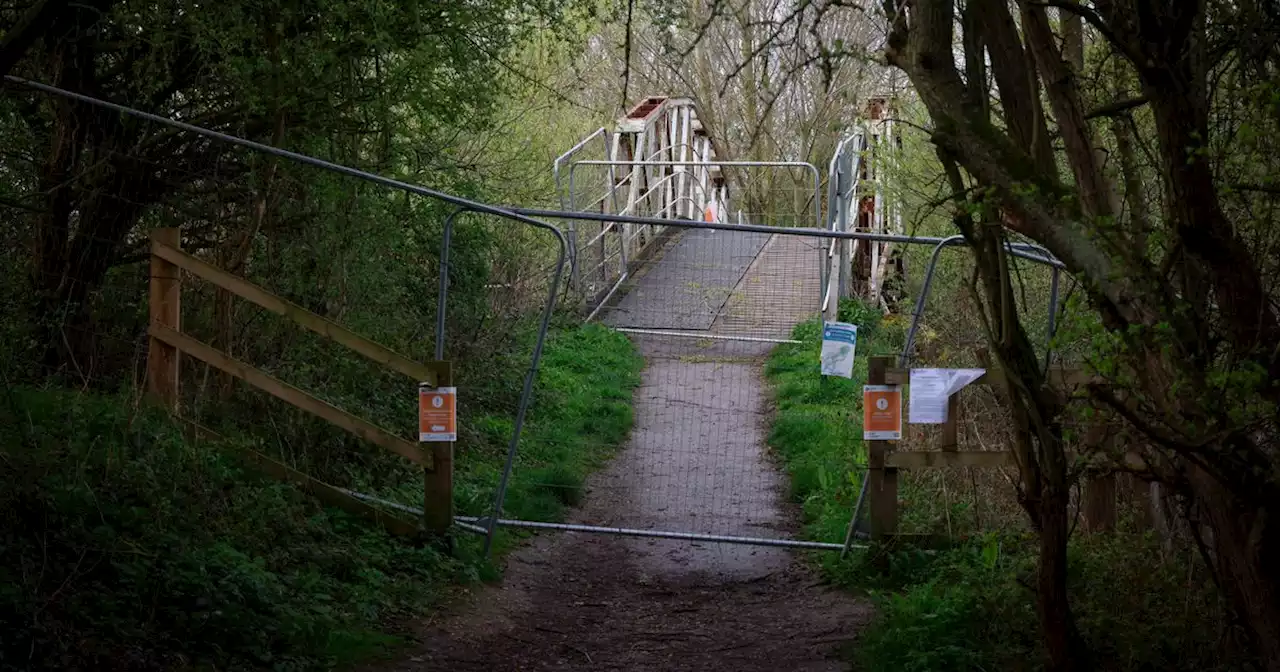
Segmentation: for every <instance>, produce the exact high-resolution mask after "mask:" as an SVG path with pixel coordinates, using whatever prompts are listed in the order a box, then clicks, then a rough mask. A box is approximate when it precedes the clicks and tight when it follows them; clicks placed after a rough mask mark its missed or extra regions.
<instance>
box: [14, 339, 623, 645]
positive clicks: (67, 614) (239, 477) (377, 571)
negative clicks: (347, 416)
mask: <svg viewBox="0 0 1280 672" xmlns="http://www.w3.org/2000/svg"><path fill="white" fill-rule="evenodd" d="M544 362H545V363H544V375H543V376H542V377H541V378H540V379H539V388H538V394H537V396H536V397H535V404H534V406H533V408H532V409H531V410H530V414H529V418H528V424H527V428H526V430H527V431H526V433H525V435H524V438H523V440H522V441H521V448H522V452H521V465H520V468H519V470H518V471H517V472H516V473H517V475H519V476H520V478H519V479H518V480H517V481H516V482H515V483H513V485H512V488H511V491H510V492H511V496H510V498H509V500H508V501H509V504H510V506H509V510H510V512H511V513H513V514H516V515H521V516H528V517H538V518H540V519H547V520H554V519H555V518H556V517H558V516H559V515H561V514H562V513H563V509H564V507H565V506H566V505H570V504H573V503H575V502H576V501H577V498H579V497H580V496H581V488H582V483H583V479H584V478H585V475H586V474H587V472H588V471H589V470H590V469H592V468H593V467H595V466H598V465H599V464H600V463H601V462H602V461H603V460H604V459H605V458H606V457H607V456H608V455H609V454H610V453H611V452H612V451H613V450H614V449H615V448H616V447H617V445H618V444H619V443H621V442H622V441H624V440H625V439H626V436H627V433H628V432H629V430H630V426H631V409H630V392H631V388H632V387H634V386H635V385H636V384H638V380H639V376H638V372H639V369H640V366H641V360H640V358H639V356H638V355H637V354H636V353H635V351H634V348H632V346H631V343H630V341H629V340H628V339H627V338H626V337H625V336H622V335H621V334H617V333H614V332H611V331H609V330H608V329H605V328H603V327H599V326H588V327H583V328H575V329H570V330H566V331H561V332H557V333H555V334H553V335H552V338H551V340H550V341H549V343H548V346H547V351H546V356H545V360H544ZM135 401H136V400H135V399H134V398H133V397H132V396H130V395H117V396H100V395H93V394H83V393H79V392H73V391H67V390H39V389H31V388H11V389H9V390H8V392H7V394H6V395H4V396H3V397H0V478H2V479H3V482H4V483H5V487H4V488H2V489H0V669H33V668H35V669H66V668H71V667H79V668H80V669H106V670H109V669H172V668H175V667H185V666H196V667H201V666H205V667H207V666H213V667H215V668H217V669H240V668H249V667H262V666H270V667H275V668H281V669H314V668H326V667H331V666H333V665H337V664H343V663H348V662H351V661H354V660H356V659H360V658H365V657H368V656H370V655H372V654H375V653H378V652H385V651H386V650H387V649H388V648H390V647H392V646H394V645H395V644H396V643H397V641H398V639H397V638H396V637H394V636H391V635H389V634H387V633H388V632H395V631H396V629H397V627H398V625H397V624H399V623H402V622H403V621H405V620H406V619H410V618H413V617H414V616H417V615H420V614H423V613H424V612H426V611H427V610H429V609H430V608H431V607H432V606H433V605H434V604H436V603H437V598H438V597H439V596H440V595H441V594H442V591H443V589H444V588H445V587H446V586H447V585H448V584H450V583H456V582H460V581H470V580H475V579H476V578H478V577H480V576H483V575H489V573H490V569H489V568H488V567H487V566H486V565H484V564H483V563H481V562H479V558H478V557H477V553H476V544H475V543H474V542H471V541H470V540H469V539H464V540H463V543H462V544H461V545H460V546H459V552H458V557H457V558H451V557H448V556H445V555H443V554H441V553H440V552H439V551H437V550H436V549H435V548H433V547H431V546H429V545H419V544H413V543H409V542H406V541H403V540H398V539H394V538H391V537H388V536H386V535H385V534H383V533H381V532H380V531H379V530H378V529H377V528H375V527H373V526H372V525H370V524H369V523H367V522H366V521H364V520H363V519H356V518H352V517H349V516H348V515H346V514H345V513H343V512H341V511H337V510H330V509H326V508H324V507H322V506H320V505H318V504H317V502H316V501H315V500H314V499H312V498H311V497H309V496H307V495H304V494H302V493H301V492H300V491H298V490H296V489H295V488H293V487H292V486H290V485H285V484H281V483H277V482H274V481H268V480H265V479H263V478H260V477H258V476H256V475H255V472H252V471H246V470H245V469H244V468H242V466H241V463H240V462H239V460H238V459H236V458H235V457H234V455H235V452H236V451H237V450H239V449H240V448H241V447H242V444H245V445H249V447H253V448H260V447H261V446H259V445H257V444H256V443H251V442H250V440H248V439H245V438H243V437H239V438H229V439H227V440H223V441H219V442H216V443H209V442H202V443H192V442H189V441H188V440H186V439H185V438H184V436H183V432H182V431H181V430H180V428H179V427H177V426H175V424H174V422H173V421H172V420H171V419H170V418H169V416H168V415H167V414H165V413H164V412H161V411H158V410H156V409H152V408H149V407H146V406H139V405H138V404H136V403H135ZM510 427H511V423H510V419H509V417H504V416H500V415H493V416H492V419H491V421H490V422H489V423H488V424H486V425H484V426H483V431H485V432H492V433H493V435H494V436H495V437H497V436H500V437H501V445H502V446H503V448H504V449H503V450H499V451H489V450H484V449H481V450H477V451H475V452H474V453H473V454H472V453H466V454H464V459H463V460H460V461H459V466H460V467H462V466H463V465H466V468H465V469H461V468H460V469H459V472H458V474H457V480H458V485H459V487H458V497H459V504H460V506H461V505H462V504H464V503H470V502H472V501H474V502H479V503H480V504H482V505H484V506H488V505H490V504H491V503H492V493H493V491H494V487H495V485H496V483H497V478H498V474H499V473H500V470H501V465H502V460H503V458H504V457H505V439H506V437H508V436H509V430H510ZM358 465H359V463H358V462H356V461H354V460H353V461H352V462H350V463H348V465H346V466H345V467H344V469H345V470H348V471H351V472H353V473H354V474H355V475H356V476H360V473H359V466H358ZM365 476H366V477H367V474H366V475H365ZM421 483H422V479H421V477H420V476H419V477H418V478H416V479H414V485H415V487H417V488H418V490H417V493H418V494H417V495H416V498H415V499H414V500H413V503H415V504H417V503H418V502H420V501H421ZM396 493H397V494H401V493H399V491H398V490H397V491H396Z"/></svg>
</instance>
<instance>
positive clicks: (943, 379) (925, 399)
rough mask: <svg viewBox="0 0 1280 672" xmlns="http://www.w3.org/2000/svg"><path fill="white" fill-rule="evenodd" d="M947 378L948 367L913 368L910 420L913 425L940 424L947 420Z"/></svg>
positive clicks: (908, 410)
mask: <svg viewBox="0 0 1280 672" xmlns="http://www.w3.org/2000/svg"><path fill="white" fill-rule="evenodd" d="M947 378H948V376H947V370H946V369H911V381H910V382H911V388H910V389H909V390H908V396H907V417H908V418H909V420H908V422H910V423H911V424H913V425H940V424H942V423H944V422H946V421H947Z"/></svg>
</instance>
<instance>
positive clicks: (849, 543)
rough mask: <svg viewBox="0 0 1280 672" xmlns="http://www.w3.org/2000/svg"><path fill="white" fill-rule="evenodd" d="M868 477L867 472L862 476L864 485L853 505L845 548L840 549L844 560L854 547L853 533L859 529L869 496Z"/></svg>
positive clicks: (845, 538)
mask: <svg viewBox="0 0 1280 672" xmlns="http://www.w3.org/2000/svg"><path fill="white" fill-rule="evenodd" d="M869 480H871V479H869V478H867V476H866V474H863V476H862V486H861V487H860V488H858V502H857V503H856V504H854V505H853V515H852V516H850V517H849V529H848V530H845V533H844V548H843V549H841V551H840V559H841V560H844V556H846V555H848V554H849V549H850V548H851V547H853V535H854V533H855V532H856V531H857V527H858V517H859V516H861V515H862V502H863V500H865V499H866V497H867V481H869Z"/></svg>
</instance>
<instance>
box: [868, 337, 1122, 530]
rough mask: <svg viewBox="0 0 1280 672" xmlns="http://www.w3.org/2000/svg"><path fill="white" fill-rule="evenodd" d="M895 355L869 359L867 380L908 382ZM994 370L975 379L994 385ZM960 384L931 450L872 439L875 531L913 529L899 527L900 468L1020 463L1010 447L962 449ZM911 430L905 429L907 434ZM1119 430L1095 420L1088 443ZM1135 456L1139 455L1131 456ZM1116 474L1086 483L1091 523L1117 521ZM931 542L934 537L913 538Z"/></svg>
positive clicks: (1074, 379)
mask: <svg viewBox="0 0 1280 672" xmlns="http://www.w3.org/2000/svg"><path fill="white" fill-rule="evenodd" d="M894 361H895V359H894V358H893V357H872V358H871V359H870V361H869V362H868V370H867V384H868V385H905V384H907V383H908V382H909V378H910V373H911V372H910V370H908V369H901V368H896V367H894ZM991 378H992V376H989V375H984V376H982V377H981V378H978V379H977V380H976V381H974V382H973V383H970V385H992V384H993V381H992V380H991ZM1050 380H1051V381H1053V382H1055V383H1056V384H1059V385H1067V386H1070V385H1079V384H1083V383H1085V382H1089V381H1090V380H1091V377H1090V376H1088V375H1086V374H1084V373H1082V372H1080V371H1077V370H1074V369H1055V370H1052V371H1050ZM963 393H964V391H963V390H961V391H960V392H957V393H955V394H953V395H951V397H950V399H948V402H947V420H946V422H945V423H944V424H943V425H942V426H941V432H940V434H939V437H938V441H937V444H936V445H935V446H934V448H933V449H931V450H912V451H902V450H894V448H895V443H901V442H894V441H867V442H866V445H867V466H868V473H867V478H868V483H867V505H868V506H869V507H870V511H869V515H870V523H871V537H872V538H873V539H881V540H887V539H890V538H898V539H902V538H904V537H906V536H908V535H900V534H898V533H897V528H898V470H899V469H933V468H944V467H971V468H979V469H994V468H1001V467H1016V466H1017V463H1016V461H1015V459H1014V454H1013V452H1012V451H1009V450H983V451H976V450H960V449H959V441H958V434H959V425H960V420H961V412H960V408H961V406H960V395H961V394H963ZM905 436H906V435H905V434H904V437H905ZM1113 437H1114V433H1113V432H1112V431H1110V429H1109V428H1108V426H1106V425H1095V426H1093V427H1091V428H1090V430H1089V431H1088V432H1086V434H1085V438H1084V441H1085V443H1086V444H1088V445H1092V446H1101V445H1102V444H1103V443H1105V442H1107V441H1110V440H1112V439H1113ZM1130 459H1136V458H1130ZM1116 494H1117V493H1116V477H1115V473H1114V472H1113V471H1110V470H1099V471H1097V472H1096V473H1093V474H1091V475H1090V476H1089V477H1088V479H1087V481H1086V484H1085V488H1084V492H1083V496H1082V498H1081V503H1080V505H1081V508H1082V513H1083V518H1084V522H1085V527H1086V529H1088V530H1090V531H1105V530H1110V529H1112V528H1113V527H1114V525H1115V522H1116ZM913 540H914V541H916V542H921V541H923V542H924V543H929V542H930V540H929V539H913Z"/></svg>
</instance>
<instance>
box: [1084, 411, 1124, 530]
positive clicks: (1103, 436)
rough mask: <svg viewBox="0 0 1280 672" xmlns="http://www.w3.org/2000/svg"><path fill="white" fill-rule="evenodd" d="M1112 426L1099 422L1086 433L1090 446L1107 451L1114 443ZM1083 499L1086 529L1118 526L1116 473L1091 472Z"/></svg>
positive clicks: (1086, 439)
mask: <svg viewBox="0 0 1280 672" xmlns="http://www.w3.org/2000/svg"><path fill="white" fill-rule="evenodd" d="M1110 429H1111V428H1110V427H1109V426H1108V425H1106V424H1097V425H1094V426H1093V427H1090V428H1089V430H1088V431H1087V432H1086V433H1085V436H1084V441H1085V444H1086V446H1088V447H1096V448H1098V449H1100V450H1103V451H1106V450H1108V449H1110V448H1111V445H1112V443H1113V437H1112V433H1111V431H1110ZM1082 499H1083V501H1082V502H1081V503H1080V505H1081V507H1082V508H1083V509H1084V511H1083V513H1084V524H1085V530H1087V531H1089V532H1108V531H1111V530H1113V529H1115V526H1116V475H1115V474H1114V473H1112V472H1106V473H1096V474H1091V475H1089V476H1088V477H1087V480H1086V481H1085V484H1084V492H1083V497H1082Z"/></svg>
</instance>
